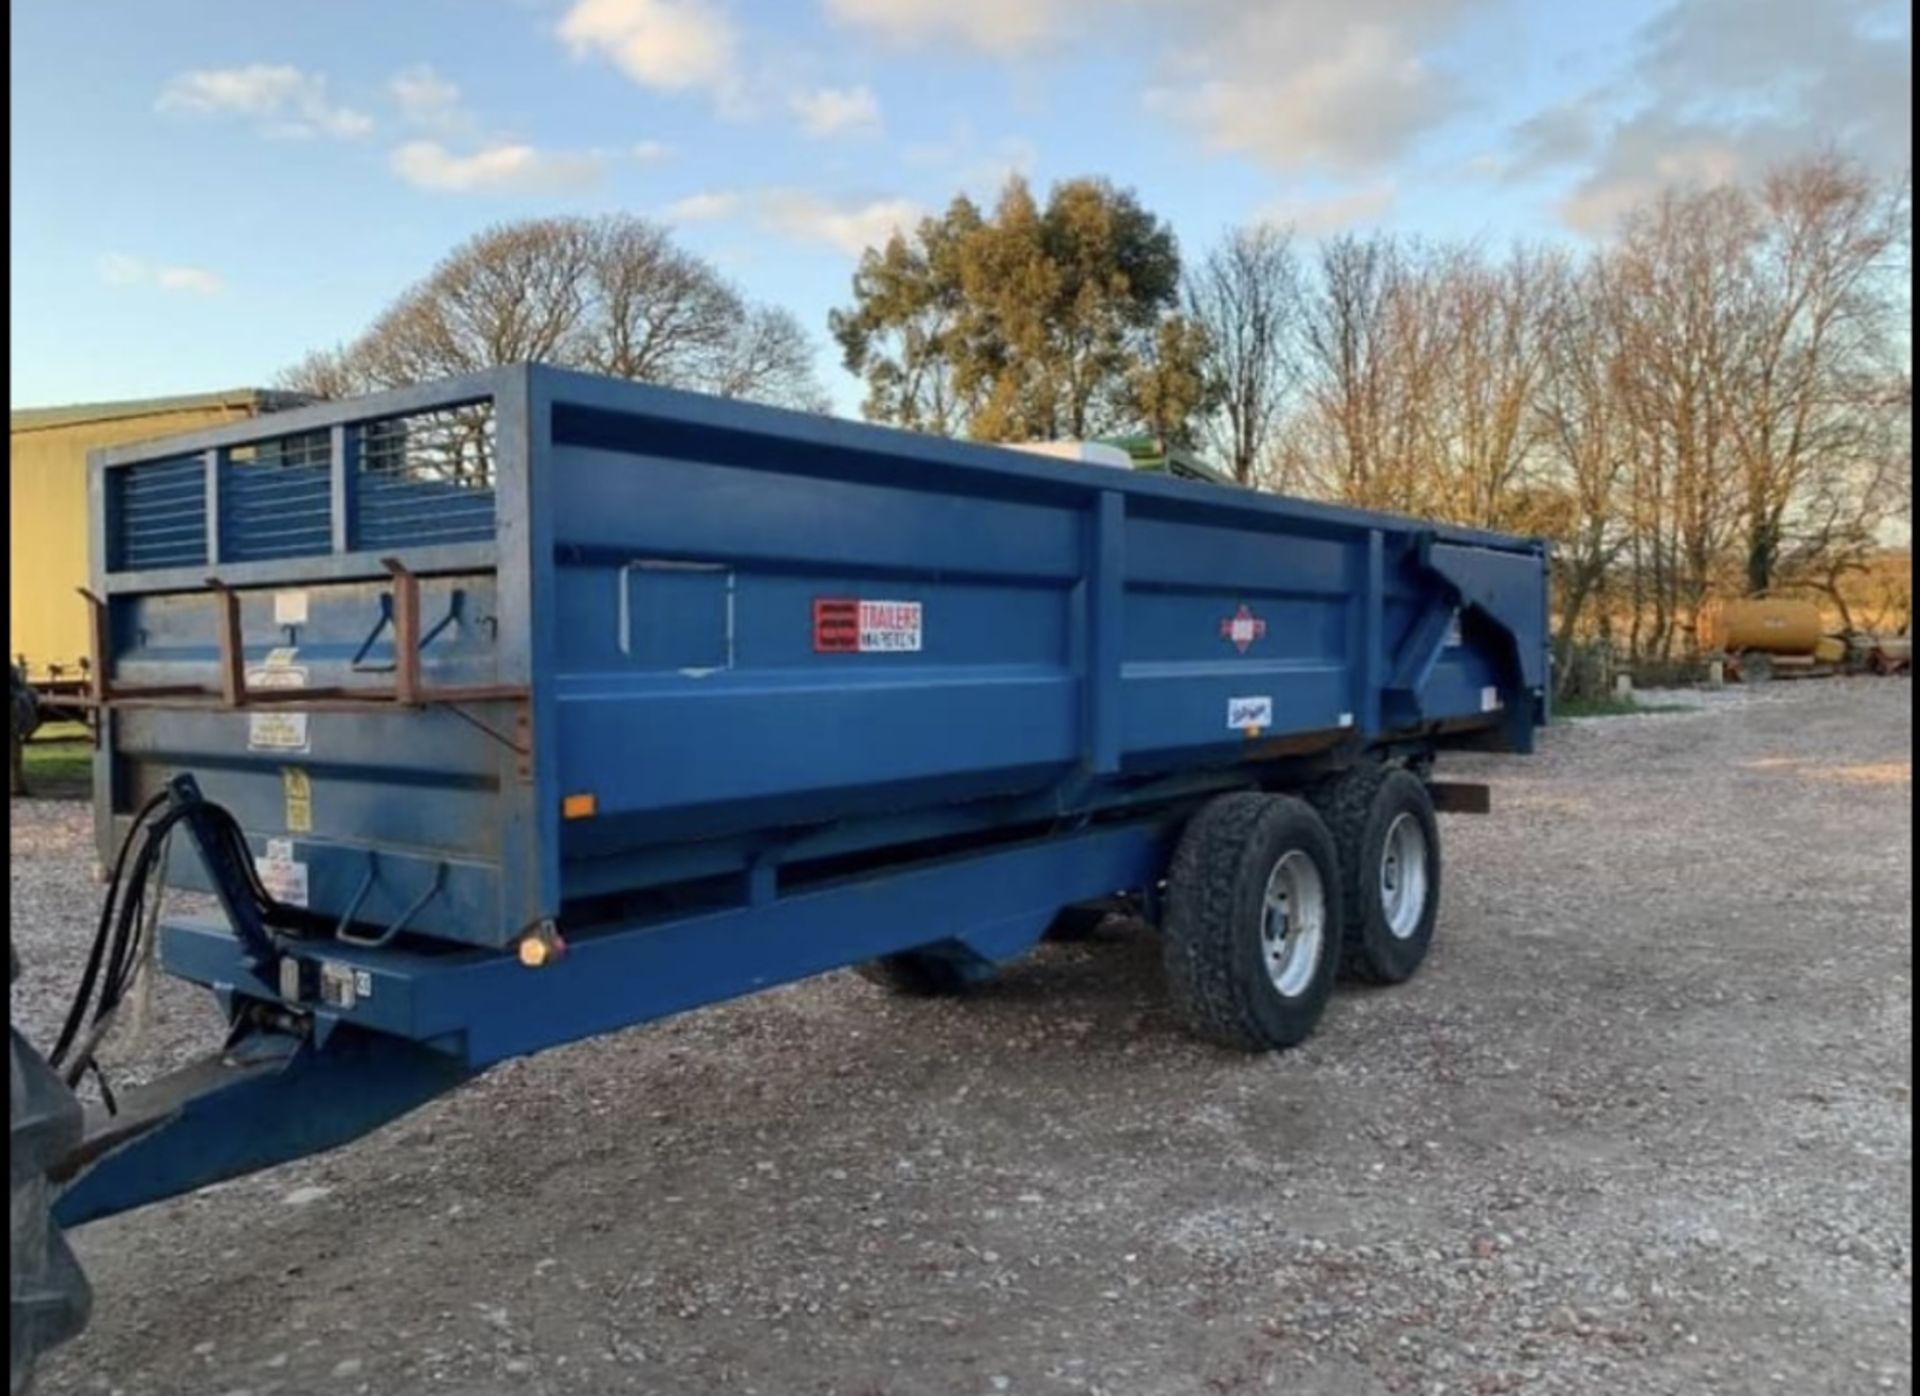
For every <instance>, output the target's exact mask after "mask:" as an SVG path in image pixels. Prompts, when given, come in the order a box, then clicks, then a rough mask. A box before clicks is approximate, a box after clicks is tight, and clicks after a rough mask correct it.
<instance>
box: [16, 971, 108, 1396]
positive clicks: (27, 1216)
mask: <svg viewBox="0 0 1920 1396" xmlns="http://www.w3.org/2000/svg"><path fill="white" fill-rule="evenodd" d="M8 957H9V959H10V960H11V958H12V953H11V949H9V956H8ZM7 1033H8V1044H7V1077H8V1080H7V1086H8V1092H7V1095H8V1100H7V1125H8V1129H7V1153H8V1163H9V1172H10V1174H11V1179H10V1182H11V1186H10V1188H9V1191H8V1199H7V1211H8V1221H9V1223H10V1225H9V1233H10V1234H9V1238H8V1240H9V1245H8V1262H9V1263H8V1266H7V1269H8V1277H9V1279H10V1281H11V1283H10V1285H9V1291H10V1294H9V1298H10V1303H9V1305H8V1310H9V1313H8V1319H9V1323H8V1332H9V1338H10V1341H9V1342H8V1344H7V1390H8V1392H9V1393H10V1396H20V1393H21V1392H24V1391H26V1390H27V1388H28V1387H29V1386H30V1385H31V1383H32V1381H33V1367H34V1362H35V1360H36V1359H37V1358H38V1357H39V1355H40V1354H41V1353H43V1352H45V1351H46V1350H47V1349H49V1348H51V1347H54V1346H55V1345H56V1344H59V1343H64V1342H65V1341H66V1340H67V1339H69V1338H71V1337H73V1336H74V1334H76V1333H78V1332H79V1331H80V1330H81V1329H82V1328H84V1327H85V1326H86V1322H87V1315H88V1313H89V1312H90V1311H91V1309H92V1306H93V1293H92V1291H91V1290H90V1289H88V1287H87V1280H86V1276H85V1275H84V1274H82V1273H81V1270H80V1262H79V1261H77V1260H75V1259H74V1256H73V1251H72V1250H71V1249H70V1248H69V1247H68V1246H67V1238H66V1237H65V1236H64V1235H63V1234H62V1233H61V1231H60V1225H59V1223H58V1222H56V1221H54V1219H53V1214H52V1210H51V1208H52V1201H53V1193H52V1188H51V1186H50V1185H49V1184H48V1182H47V1169H48V1168H49V1167H50V1166H51V1165H52V1164H53V1163H54V1162H56V1161H57V1160H59V1159H60V1158H62V1157H63V1156H64V1155H65V1154H66V1153H67V1152H68V1151H69V1150H71V1149H72V1148H73V1146H74V1145H75V1144H77V1143H79V1142H80V1130H81V1117H80V1102H79V1101H78V1100H77V1099H75V1098H74V1094H73V1092H72V1091H70V1090H68V1089H67V1086H66V1083H65V1082H63V1081H62V1080H61V1079H60V1078H59V1077H58V1076H56V1075H54V1073H53V1069H52V1068H51V1067H49V1066H48V1065H47V1064H46V1062H45V1061H44V1060H43V1059H42V1058H41V1056H40V1054H39V1053H38V1052H36V1051H34V1050H33V1047H32V1045H31V1044H29V1043H28V1042H27V1040H26V1039H25V1038H24V1037H22V1036H20V1034H19V1032H18V1031H17V1030H16V1029H13V1028H11V1027H9V1028H8V1030H7Z"/></svg>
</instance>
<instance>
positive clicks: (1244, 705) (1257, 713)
mask: <svg viewBox="0 0 1920 1396" xmlns="http://www.w3.org/2000/svg"><path fill="white" fill-rule="evenodd" d="M1227 726H1228V727H1230V728H1232V729H1233V730H1234V731H1235V732H1246V731H1249V730H1252V729H1256V728H1266V727H1271V726H1273V697H1272V695H1271V694H1261V695H1259V696H1257V697H1253V698H1229V699H1227Z"/></svg>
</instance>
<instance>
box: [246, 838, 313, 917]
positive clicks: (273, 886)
mask: <svg viewBox="0 0 1920 1396" xmlns="http://www.w3.org/2000/svg"><path fill="white" fill-rule="evenodd" d="M253 869H254V871H255V872H257V873H259V874H260V885H261V886H262V887H264V888H266V889H267V895H268V896H270V897H272V898H273V899H274V900H275V901H276V902H283V903H285V904H286V905H287V906H305V905H306V904H307V865H306V864H305V863H303V862H301V861H300V860H299V859H297V858H295V857H294V856H293V840H291V839H268V840H267V851H266V852H265V853H264V854H262V855H261V856H260V857H258V858H255V859H254V860H253Z"/></svg>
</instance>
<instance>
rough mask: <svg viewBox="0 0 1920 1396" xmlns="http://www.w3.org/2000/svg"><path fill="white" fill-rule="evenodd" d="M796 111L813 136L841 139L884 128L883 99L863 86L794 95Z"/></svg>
mask: <svg viewBox="0 0 1920 1396" xmlns="http://www.w3.org/2000/svg"><path fill="white" fill-rule="evenodd" d="M793 110H794V113H795V114H796V115H797V116H799V118H800V127H801V129H802V130H804V131H805V132H806V133H807V134H808V135H809V136H815V137H821V136H837V135H840V134H842V133H844V132H849V131H877V130H878V129H879V128H880V99H879V98H877V97H875V96H874V95H873V89H871V88H869V87H866V86H860V87H821V88H816V89H814V90H813V91H811V92H797V93H795V94H794V96H793Z"/></svg>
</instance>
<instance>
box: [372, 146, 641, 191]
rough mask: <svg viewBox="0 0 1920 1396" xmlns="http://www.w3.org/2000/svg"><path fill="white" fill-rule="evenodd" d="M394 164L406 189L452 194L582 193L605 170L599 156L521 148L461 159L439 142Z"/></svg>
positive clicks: (406, 152) (408, 150) (404, 150)
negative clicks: (570, 190) (406, 186)
mask: <svg viewBox="0 0 1920 1396" xmlns="http://www.w3.org/2000/svg"><path fill="white" fill-rule="evenodd" d="M389 161H390V163H391V165H392V167H393V172H394V173H395V174H397V175H399V176H400V178H402V179H404V180H405V181H406V182H407V183H409V184H412V185H414V186H416V187H418V188H421V189H429V190H433V191H434V192H436V193H451V194H470V193H490V192H513V193H525V192H545V191H552V190H563V189H582V188H586V187H587V186H589V185H592V184H595V183H597V182H598V181H599V179H600V177H601V175H602V174H603V173H604V172H605V169H606V160H605V157H603V156H601V155H599V154H597V153H595V152H590V151H589V152H578V153H568V152H565V151H547V150H540V149H537V148H536V147H534V146H531V145H523V144H516V143H501V144H496V145H489V146H483V147H482V148H480V149H479V150H476V151H475V152H474V153H473V154H471V155H456V154H454V153H453V152H452V151H450V150H448V149H447V148H446V147H445V146H443V145H441V144H440V143H439V142H438V141H409V142H408V143H407V144H405V145H403V146H401V147H399V148H398V149H397V150H395V151H394V152H393V154H392V155H391V156H390V157H389Z"/></svg>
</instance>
